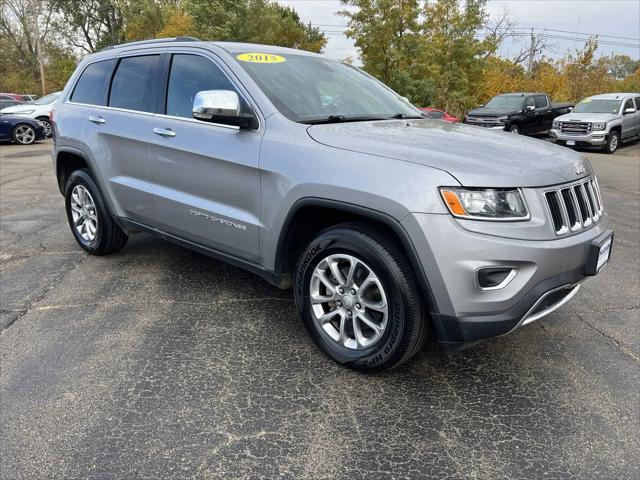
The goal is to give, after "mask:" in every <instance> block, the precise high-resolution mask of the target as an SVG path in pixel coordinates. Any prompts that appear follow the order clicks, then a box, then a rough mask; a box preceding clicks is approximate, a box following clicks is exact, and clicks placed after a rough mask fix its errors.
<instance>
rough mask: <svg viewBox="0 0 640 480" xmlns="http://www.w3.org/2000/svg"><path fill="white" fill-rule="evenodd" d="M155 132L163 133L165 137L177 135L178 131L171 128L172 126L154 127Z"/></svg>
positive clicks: (157, 133)
mask: <svg viewBox="0 0 640 480" xmlns="http://www.w3.org/2000/svg"><path fill="white" fill-rule="evenodd" d="M153 133H155V134H156V135H161V136H163V137H175V136H176V132H174V131H173V130H171V129H170V128H154V129H153Z"/></svg>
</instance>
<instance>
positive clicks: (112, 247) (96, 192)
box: [64, 169, 129, 255]
mask: <svg viewBox="0 0 640 480" xmlns="http://www.w3.org/2000/svg"><path fill="white" fill-rule="evenodd" d="M78 185H82V186H83V187H84V188H86V189H87V190H88V191H89V193H90V195H91V197H92V199H93V203H94V204H95V210H96V216H97V231H96V234H95V238H94V239H93V240H92V241H89V240H86V239H84V238H83V237H82V236H81V234H80V233H79V232H78V230H77V229H76V228H75V225H74V221H73V216H72V213H71V195H72V192H73V190H74V188H76V186H78ZM64 198H65V201H64V203H65V208H66V211H67V220H68V222H69V227H70V228H71V232H72V233H73V236H74V237H75V239H76V241H77V242H78V245H80V247H82V248H83V249H84V250H86V251H87V252H89V253H90V254H91V255H107V254H109V253H113V252H117V251H118V250H121V249H122V248H123V247H124V246H125V245H126V243H127V240H128V238H129V237H127V235H126V234H125V233H124V232H123V231H122V229H121V228H120V227H119V226H118V224H117V223H116V222H115V221H114V220H113V217H112V215H111V213H110V212H109V209H108V208H107V206H106V204H105V202H104V199H103V198H102V195H101V193H100V189H99V188H98V186H97V185H96V183H95V181H94V180H93V178H92V177H91V174H90V173H89V171H88V170H86V169H81V170H76V171H74V172H73V173H72V174H71V175H70V176H69V180H67V185H66V187H65V190H64Z"/></svg>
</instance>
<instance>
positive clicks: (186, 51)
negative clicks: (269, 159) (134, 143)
mask: <svg viewBox="0 0 640 480" xmlns="http://www.w3.org/2000/svg"><path fill="white" fill-rule="evenodd" d="M189 47H190V46H179V47H178V46H176V47H175V48H174V49H170V48H167V47H162V50H161V51H159V52H158V51H155V50H156V48H157V47H154V48H149V49H145V50H139V49H136V50H129V51H125V52H120V53H119V54H118V55H113V56H108V57H105V58H100V59H96V60H95V61H93V62H90V63H87V64H86V65H85V66H84V68H83V69H82V72H81V73H80V74H79V75H78V78H77V79H76V80H75V81H74V85H73V89H71V93H70V94H69V95H68V97H67V98H66V99H65V100H64V101H63V103H67V104H70V105H77V106H81V107H91V108H99V109H102V110H107V111H114V112H124V113H136V114H140V115H148V116H152V117H158V118H167V119H171V120H183V121H187V122H195V123H198V124H203V125H211V126H214V127H222V128H227V129H231V130H236V131H239V130H241V129H240V127H238V126H236V125H226V124H223V123H215V122H205V121H202V120H197V119H195V118H189V117H176V116H173V115H166V114H164V113H156V112H144V111H142V110H130V109H127V108H119V107H110V106H108V105H93V104H90V103H80V102H74V101H72V100H71V95H72V94H73V90H75V87H76V85H77V83H78V80H79V79H80V77H81V76H82V73H83V72H84V71H85V70H86V69H87V67H89V65H93V64H94V63H98V62H104V61H108V60H116V67H117V61H118V60H119V59H121V58H127V57H136V56H138V57H140V56H148V55H162V54H163V53H166V54H168V55H180V54H183V55H198V56H200V57H203V58H206V59H207V60H209V61H210V62H213V64H214V65H215V66H216V67H218V68H219V69H220V71H221V72H222V74H223V75H224V76H225V77H227V79H228V80H229V82H230V83H231V84H232V85H233V86H234V87H235V89H236V90H237V92H238V95H240V96H242V98H244V100H245V101H246V102H247V103H248V104H249V106H250V107H251V110H252V111H253V114H254V116H255V118H256V120H257V121H258V128H255V129H253V128H252V129H245V130H244V131H247V132H252V133H257V132H260V131H261V129H262V124H263V121H262V118H261V114H258V112H259V111H260V110H259V109H258V108H257V104H256V103H255V101H253V99H251V101H249V100H248V99H247V95H246V94H245V92H244V88H238V83H239V82H235V81H234V79H232V78H231V77H230V76H229V74H228V72H226V71H225V69H224V68H222V66H221V65H220V63H222V64H224V62H223V61H222V59H219V62H217V61H216V60H214V59H212V58H211V57H210V56H208V55H205V54H203V53H201V52H198V51H194V50H195V49H194V48H193V47H192V48H189ZM207 52H208V53H211V55H215V54H214V53H212V52H209V51H208V50H207ZM216 58H219V57H217V56H216ZM224 65H226V64H224ZM227 68H228V67H227ZM169 72H170V70H169ZM114 74H115V70H114V71H113V72H112V73H111V75H112V77H113V75H114ZM168 80H169V79H168V78H167V88H169V82H168ZM109 90H111V85H109Z"/></svg>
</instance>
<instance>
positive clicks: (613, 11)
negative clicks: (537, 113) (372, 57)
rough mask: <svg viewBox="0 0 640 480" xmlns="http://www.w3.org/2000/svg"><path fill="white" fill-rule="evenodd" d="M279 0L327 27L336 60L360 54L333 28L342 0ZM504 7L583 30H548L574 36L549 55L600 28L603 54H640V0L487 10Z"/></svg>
mask: <svg viewBox="0 0 640 480" xmlns="http://www.w3.org/2000/svg"><path fill="white" fill-rule="evenodd" d="M278 1H279V2H280V3H282V4H284V5H289V6H292V7H294V8H295V9H296V10H297V11H298V13H299V14H300V17H301V18H302V20H303V21H305V22H311V23H312V24H314V25H317V26H318V27H320V28H321V29H322V30H325V31H326V33H327V37H328V39H329V43H328V45H327V47H326V48H325V54H326V55H328V56H330V57H332V58H336V59H343V58H346V57H348V56H353V57H357V56H358V53H357V50H356V49H355V47H354V46H353V42H352V41H351V40H349V39H347V38H346V37H345V36H344V35H343V34H340V33H333V32H339V31H342V30H344V28H345V27H344V25H346V23H347V22H346V18H344V17H341V16H338V15H336V14H335V12H336V11H338V10H340V9H341V8H342V7H341V6H340V2H339V1H338V0H278ZM505 8H506V9H507V10H508V11H509V12H510V14H511V17H512V18H513V20H514V21H515V23H516V26H517V27H521V28H531V27H533V28H536V29H552V30H563V31H565V32H580V33H581V34H582V35H580V34H576V33H565V32H551V31H548V32H547V33H548V34H550V35H556V36H561V37H570V38H569V39H553V40H550V41H551V42H553V44H554V48H553V49H551V50H549V51H546V52H545V54H546V55H547V56H550V57H558V56H561V55H563V54H564V53H566V51H567V50H569V49H571V50H573V49H574V48H576V47H580V46H581V45H583V43H584V39H585V38H586V36H585V35H584V34H587V33H598V34H600V35H601V36H600V47H599V48H598V53H599V54H600V55H609V54H611V53H623V54H626V55H629V56H631V57H632V58H640V40H638V39H640V0H489V3H488V5H487V10H488V13H489V14H491V15H492V16H495V17H497V16H500V15H501V14H502V12H503V11H504V10H505ZM340 25H342V26H343V27H340ZM520 31H523V32H524V31H525V30H520ZM604 35H610V36H613V37H623V38H612V37H605V36H604ZM576 39H578V40H576ZM528 41H529V40H528V39H526V38H520V39H510V40H508V41H506V42H505V43H504V45H503V47H502V48H501V51H500V54H501V55H503V56H514V55H516V54H517V53H518V52H519V51H520V49H521V48H524V46H525V44H526V42H528ZM605 42H606V43H605ZM624 45H630V46H624Z"/></svg>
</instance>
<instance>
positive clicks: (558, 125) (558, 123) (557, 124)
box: [551, 120, 560, 130]
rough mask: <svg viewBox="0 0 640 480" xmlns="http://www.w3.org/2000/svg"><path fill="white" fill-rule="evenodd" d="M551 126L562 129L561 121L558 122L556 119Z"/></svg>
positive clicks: (554, 128)
mask: <svg viewBox="0 0 640 480" xmlns="http://www.w3.org/2000/svg"><path fill="white" fill-rule="evenodd" d="M551 128H552V129H553V130H560V122H556V121H555V120H554V121H553V123H552V124H551Z"/></svg>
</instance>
